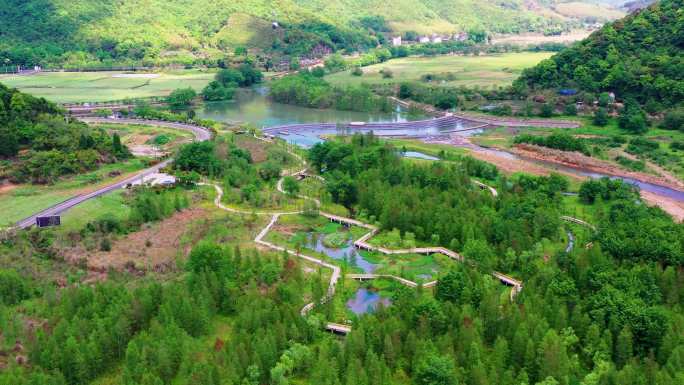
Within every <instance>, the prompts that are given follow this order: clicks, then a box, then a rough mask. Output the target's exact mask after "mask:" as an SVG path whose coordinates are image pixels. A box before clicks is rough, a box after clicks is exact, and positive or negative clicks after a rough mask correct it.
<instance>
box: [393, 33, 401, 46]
mask: <svg viewBox="0 0 684 385" xmlns="http://www.w3.org/2000/svg"><path fill="white" fill-rule="evenodd" d="M400 45H401V36H396V37H393V38H392V46H393V47H399V46H400Z"/></svg>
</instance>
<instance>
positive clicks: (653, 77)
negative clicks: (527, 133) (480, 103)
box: [517, 0, 684, 107]
mask: <svg viewBox="0 0 684 385" xmlns="http://www.w3.org/2000/svg"><path fill="white" fill-rule="evenodd" d="M682 8H684V2H683V1H682V0H662V1H661V2H659V3H656V4H654V5H652V6H650V7H648V8H646V9H644V10H642V11H639V12H637V13H634V14H632V15H630V16H628V17H626V18H624V19H621V20H619V21H616V22H614V23H612V24H609V25H606V26H605V27H604V28H602V29H601V30H599V31H597V32H595V33H593V34H592V35H591V36H589V37H588V38H587V39H585V40H584V41H582V42H581V43H579V44H577V45H575V46H574V47H572V48H568V49H565V50H563V51H561V52H560V53H558V54H557V55H555V56H553V57H551V58H550V59H548V60H544V61H542V62H541V63H540V64H538V65H537V66H536V67H534V68H531V69H529V70H526V71H525V72H524V73H523V75H522V76H521V78H520V79H519V80H518V83H517V85H518V86H520V87H531V88H537V89H540V88H560V87H574V88H578V89H581V90H585V91H590V92H599V91H612V92H615V94H616V96H617V97H618V99H630V98H634V99H636V100H638V101H640V102H642V103H645V104H650V105H652V106H653V105H659V106H664V107H667V106H672V105H676V104H678V103H681V102H682V100H684V33H683V31H684V12H683V11H682Z"/></svg>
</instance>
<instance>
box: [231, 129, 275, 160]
mask: <svg viewBox="0 0 684 385" xmlns="http://www.w3.org/2000/svg"><path fill="white" fill-rule="evenodd" d="M236 144H237V146H238V147H240V148H242V149H245V150H247V151H249V153H250V154H252V161H254V163H260V162H263V161H265V160H266V159H267V158H268V147H267V144H266V143H264V142H262V141H260V140H257V139H255V138H252V137H245V136H244V135H243V136H238V140H237V143H236Z"/></svg>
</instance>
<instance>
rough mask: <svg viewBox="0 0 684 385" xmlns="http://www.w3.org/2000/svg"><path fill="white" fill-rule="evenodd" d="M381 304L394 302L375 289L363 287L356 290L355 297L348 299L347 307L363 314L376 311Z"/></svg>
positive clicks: (385, 304)
mask: <svg viewBox="0 0 684 385" xmlns="http://www.w3.org/2000/svg"><path fill="white" fill-rule="evenodd" d="M379 304H382V305H383V306H389V305H391V304H392V301H391V300H390V299H389V298H386V297H383V296H381V295H380V294H378V293H376V292H374V291H370V290H368V289H364V288H361V289H359V290H357V291H356V294H355V295H354V298H352V299H350V300H349V301H347V308H348V309H349V310H351V311H352V313H354V314H357V315H361V314H366V313H370V312H372V311H374V310H375V309H377V307H378V305H379Z"/></svg>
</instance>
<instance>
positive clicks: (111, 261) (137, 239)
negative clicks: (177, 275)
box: [65, 208, 207, 279]
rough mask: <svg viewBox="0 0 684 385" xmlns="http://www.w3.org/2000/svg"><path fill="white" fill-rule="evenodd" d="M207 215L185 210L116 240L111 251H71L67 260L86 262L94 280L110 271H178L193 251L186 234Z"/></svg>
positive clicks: (199, 211)
mask: <svg viewBox="0 0 684 385" xmlns="http://www.w3.org/2000/svg"><path fill="white" fill-rule="evenodd" d="M206 215H207V212H206V210H204V209H201V208H192V209H188V210H184V211H182V212H179V213H176V214H174V215H173V216H172V217H170V218H167V219H165V220H163V221H161V222H159V223H156V224H153V225H151V226H149V227H147V228H144V229H142V230H140V231H137V232H135V233H132V234H129V235H128V236H126V237H125V238H123V239H120V240H117V241H115V242H114V243H113V244H112V249H111V251H108V252H107V251H99V250H97V251H87V250H84V249H83V248H77V249H71V250H68V251H67V252H66V253H65V259H66V260H67V261H71V262H78V261H81V260H84V259H85V261H86V264H87V266H88V270H89V271H91V272H93V274H92V276H93V277H92V278H93V279H103V278H105V277H106V274H105V273H106V272H107V271H108V270H110V269H114V270H129V271H131V272H141V273H144V272H145V271H157V272H166V271H170V270H173V269H175V268H176V258H177V257H185V256H187V254H188V253H189V252H190V246H187V247H182V245H181V239H182V237H183V235H185V234H186V233H187V232H188V229H189V228H190V225H191V224H192V223H193V222H194V221H196V220H198V219H202V218H205V217H206ZM98 273H99V275H98Z"/></svg>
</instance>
